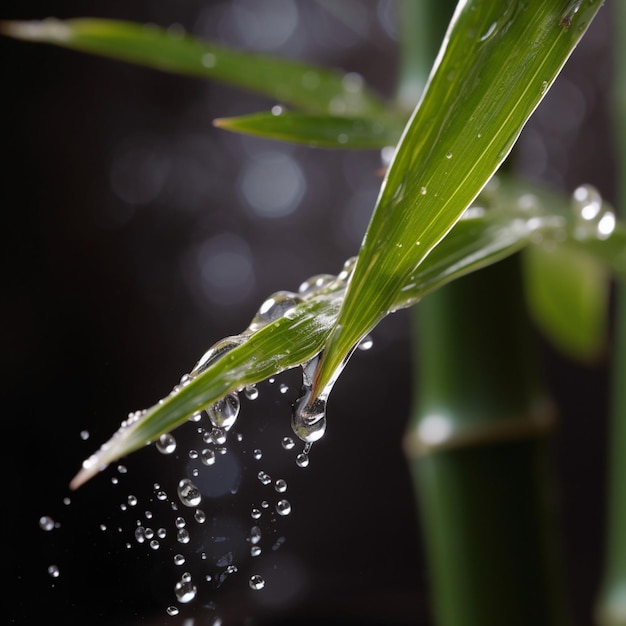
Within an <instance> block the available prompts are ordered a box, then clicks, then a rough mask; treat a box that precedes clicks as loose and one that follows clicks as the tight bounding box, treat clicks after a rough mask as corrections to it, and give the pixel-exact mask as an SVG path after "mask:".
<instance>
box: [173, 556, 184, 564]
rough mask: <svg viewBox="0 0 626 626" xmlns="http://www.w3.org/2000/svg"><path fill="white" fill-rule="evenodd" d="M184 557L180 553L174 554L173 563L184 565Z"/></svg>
mask: <svg viewBox="0 0 626 626" xmlns="http://www.w3.org/2000/svg"><path fill="white" fill-rule="evenodd" d="M184 563H185V557H184V556H183V555H182V554H175V555H174V565H184Z"/></svg>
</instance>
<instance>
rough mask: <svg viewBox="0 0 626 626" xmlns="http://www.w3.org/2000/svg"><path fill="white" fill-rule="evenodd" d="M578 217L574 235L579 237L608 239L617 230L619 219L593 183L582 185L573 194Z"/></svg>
mask: <svg viewBox="0 0 626 626" xmlns="http://www.w3.org/2000/svg"><path fill="white" fill-rule="evenodd" d="M572 209H573V211H574V216H575V219H576V226H575V231H574V235H575V236H576V237H577V238H579V239H591V238H595V239H607V238H608V237H610V236H611V234H612V233H613V231H614V230H615V226H616V224H617V220H616V218H615V213H614V212H613V210H612V209H610V208H608V207H607V206H606V205H605V203H604V201H603V200H602V196H601V195H600V192H599V191H598V190H597V189H596V188H595V187H594V186H593V185H581V186H580V187H577V188H576V189H575V190H574V193H573V194H572Z"/></svg>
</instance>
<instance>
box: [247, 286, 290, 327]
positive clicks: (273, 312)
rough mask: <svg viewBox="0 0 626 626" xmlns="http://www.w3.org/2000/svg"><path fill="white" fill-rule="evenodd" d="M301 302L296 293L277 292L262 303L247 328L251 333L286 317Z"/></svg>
mask: <svg viewBox="0 0 626 626" xmlns="http://www.w3.org/2000/svg"><path fill="white" fill-rule="evenodd" d="M301 302H302V298H301V297H300V296H299V295H298V294H296V293H292V292H291V291H277V292H276V293H274V294H272V295H271V296H270V297H269V298H267V300H265V302H263V304H262V305H261V306H260V308H259V310H258V311H257V314H256V315H255V316H254V317H253V318H252V321H251V322H250V326H249V327H248V328H249V329H250V330H251V331H256V330H258V329H259V328H263V327H264V326H267V325H268V324H271V323H272V322H275V321H277V320H279V319H280V318H281V317H283V316H285V315H287V314H288V313H289V312H290V311H291V310H292V309H293V308H294V307H296V306H297V305H298V304H300V303H301Z"/></svg>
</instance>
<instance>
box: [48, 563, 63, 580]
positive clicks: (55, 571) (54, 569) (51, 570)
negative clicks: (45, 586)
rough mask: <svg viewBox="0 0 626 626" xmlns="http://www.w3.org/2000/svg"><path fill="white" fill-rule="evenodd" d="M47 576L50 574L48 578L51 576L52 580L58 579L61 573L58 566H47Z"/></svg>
mask: <svg viewBox="0 0 626 626" xmlns="http://www.w3.org/2000/svg"><path fill="white" fill-rule="evenodd" d="M48 574H50V576H52V578H58V577H59V575H60V574H61V572H60V570H59V566H58V565H49V566H48Z"/></svg>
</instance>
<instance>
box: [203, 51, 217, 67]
mask: <svg viewBox="0 0 626 626" xmlns="http://www.w3.org/2000/svg"><path fill="white" fill-rule="evenodd" d="M216 62H217V59H216V58H215V55H214V54H213V53H212V52H205V53H204V54H203V55H202V65H204V67H207V68H211V67H215V64H216Z"/></svg>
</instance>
